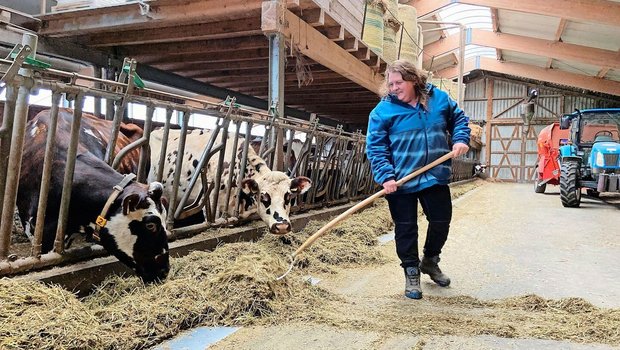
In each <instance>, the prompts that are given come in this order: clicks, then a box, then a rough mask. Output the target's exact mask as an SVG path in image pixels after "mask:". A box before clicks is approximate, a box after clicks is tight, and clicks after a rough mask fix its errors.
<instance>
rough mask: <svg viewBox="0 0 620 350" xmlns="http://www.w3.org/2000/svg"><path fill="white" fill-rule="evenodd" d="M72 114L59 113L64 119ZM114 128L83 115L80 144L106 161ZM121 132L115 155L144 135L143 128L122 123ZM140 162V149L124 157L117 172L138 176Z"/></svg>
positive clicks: (66, 110) (92, 116)
mask: <svg viewBox="0 0 620 350" xmlns="http://www.w3.org/2000/svg"><path fill="white" fill-rule="evenodd" d="M72 113H73V111H72V110H70V109H60V111H59V115H60V116H63V118H67V117H68V115H70V114H72ZM38 115H40V116H44V115H45V116H47V115H49V111H42V112H41V113H39V114H38ZM113 128H114V125H113V122H112V121H110V120H104V119H101V118H98V117H96V116H94V115H92V114H88V113H82V122H81V128H80V144H81V145H83V146H84V147H86V149H87V150H88V151H90V152H91V153H92V154H93V155H94V156H95V157H97V158H99V159H102V160H105V159H104V157H105V152H106V148H107V147H108V143H109V142H110V139H111V138H112V130H113ZM119 131H120V132H119V133H118V137H117V139H116V144H115V147H114V154H118V152H119V151H120V150H121V149H123V148H124V147H126V146H128V145H129V144H130V143H132V142H134V141H136V140H138V139H140V138H141V137H142V135H143V131H142V128H140V127H139V126H137V125H135V124H125V123H121V125H120V129H119ZM139 161H140V150H139V148H134V149H132V150H131V151H130V152H129V153H128V154H127V155H126V156H125V157H123V159H122V160H121V162H120V163H119V165H118V168H117V169H116V170H117V171H118V172H120V173H121V174H129V173H134V174H136V173H137V171H138V163H139Z"/></svg>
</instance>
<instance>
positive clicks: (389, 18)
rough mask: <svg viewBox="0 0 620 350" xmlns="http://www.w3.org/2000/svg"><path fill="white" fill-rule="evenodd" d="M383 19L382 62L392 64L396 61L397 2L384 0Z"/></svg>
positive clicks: (395, 0)
mask: <svg viewBox="0 0 620 350" xmlns="http://www.w3.org/2000/svg"><path fill="white" fill-rule="evenodd" d="M385 6H386V8H385V16H384V17H383V60H384V61H386V62H387V63H392V62H394V61H395V60H396V59H398V41H397V39H396V34H397V33H398V31H399V30H400V22H399V20H398V0H385Z"/></svg>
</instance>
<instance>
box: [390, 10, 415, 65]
mask: <svg viewBox="0 0 620 350" xmlns="http://www.w3.org/2000/svg"><path fill="white" fill-rule="evenodd" d="M398 19H400V21H401V23H402V24H403V25H402V28H401V29H400V30H399V32H398V33H397V34H396V39H397V43H398V47H399V48H400V55H399V59H404V60H408V61H410V62H412V63H414V64H417V62H418V55H419V53H420V48H419V43H418V12H417V11H416V9H415V7H413V6H411V5H403V4H398Z"/></svg>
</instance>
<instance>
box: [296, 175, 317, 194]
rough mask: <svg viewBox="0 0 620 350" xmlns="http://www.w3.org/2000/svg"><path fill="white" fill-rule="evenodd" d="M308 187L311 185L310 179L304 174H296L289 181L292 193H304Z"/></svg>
mask: <svg viewBox="0 0 620 350" xmlns="http://www.w3.org/2000/svg"><path fill="white" fill-rule="evenodd" d="M310 187H312V180H310V179H309V178H307V177H305V176H297V177H296V178H294V179H293V180H292V181H291V192H293V193H294V194H302V193H306V192H308V190H309V189H310Z"/></svg>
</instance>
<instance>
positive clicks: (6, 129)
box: [0, 85, 17, 217]
mask: <svg viewBox="0 0 620 350" xmlns="http://www.w3.org/2000/svg"><path fill="white" fill-rule="evenodd" d="M16 100H17V88H16V87H15V86H13V85H8V86H7V90H6V101H5V102H4V118H3V119H2V127H0V217H2V208H3V204H4V203H3V201H2V198H4V189H5V186H6V174H7V170H8V161H9V154H10V152H11V140H12V139H13V122H14V121H15V118H14V116H15V103H16Z"/></svg>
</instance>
